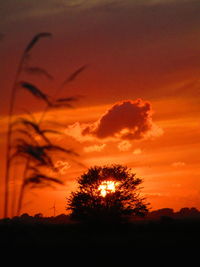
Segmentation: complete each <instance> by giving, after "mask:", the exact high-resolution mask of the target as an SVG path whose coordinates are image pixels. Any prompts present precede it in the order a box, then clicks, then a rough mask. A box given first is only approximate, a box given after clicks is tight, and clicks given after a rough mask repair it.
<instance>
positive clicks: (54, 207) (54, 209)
mask: <svg viewBox="0 0 200 267" xmlns="http://www.w3.org/2000/svg"><path fill="white" fill-rule="evenodd" d="M51 209H53V216H54V217H55V216H56V202H54V205H53V207H52V208H51Z"/></svg>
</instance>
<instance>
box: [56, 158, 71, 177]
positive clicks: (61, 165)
mask: <svg viewBox="0 0 200 267" xmlns="http://www.w3.org/2000/svg"><path fill="white" fill-rule="evenodd" d="M55 167H56V168H57V169H58V171H59V173H60V174H62V175H63V174H65V173H66V171H67V169H69V168H70V167H71V166H70V164H69V163H68V162H67V161H62V160H58V161H57V162H56V164H55Z"/></svg>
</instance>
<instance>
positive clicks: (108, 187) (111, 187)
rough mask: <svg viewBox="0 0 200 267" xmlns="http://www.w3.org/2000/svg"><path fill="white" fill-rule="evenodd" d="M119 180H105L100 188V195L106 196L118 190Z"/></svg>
mask: <svg viewBox="0 0 200 267" xmlns="http://www.w3.org/2000/svg"><path fill="white" fill-rule="evenodd" d="M116 185H117V182H114V181H103V182H102V183H101V184H100V185H99V187H98V190H99V191H100V195H101V196H102V197H105V196H106V195H107V194H108V193H114V192H115V191H116Z"/></svg>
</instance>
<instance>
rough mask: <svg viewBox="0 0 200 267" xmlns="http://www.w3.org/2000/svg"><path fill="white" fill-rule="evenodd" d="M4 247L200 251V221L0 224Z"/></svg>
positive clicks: (1, 242) (165, 220)
mask: <svg viewBox="0 0 200 267" xmlns="http://www.w3.org/2000/svg"><path fill="white" fill-rule="evenodd" d="M0 236H1V238H0V244H1V247H4V248H6V247H7V248H10V249H11V248H20V247H21V248H30V249H31V248H41V249H42V248H45V249H47V248H55V249H58V248H60V249H61V248H62V249H63V248H66V249H67V248H74V249H86V248H104V249H105V248H106V249H109V248H116V249H120V248H121V249H123V248H128V249H133V250H138V251H140V250H146V251H154V250H155V251H156V250H158V249H164V250H166V249H168V250H173V249H176V250H177V249H179V250H183V251H187V250H191V249H199V248H200V220H199V219H182V220H180V219H171V218H162V219H160V220H156V221H146V220H145V221H137V222H131V223H130V222H129V223H121V224H97V223H95V224H92V223H82V224H80V223H70V222H66V223H55V222H54V223H53V222H42V221H40V220H35V221H34V222H25V221H20V220H19V221H16V220H15V221H13V220H8V221H6V222H5V221H1V224H0Z"/></svg>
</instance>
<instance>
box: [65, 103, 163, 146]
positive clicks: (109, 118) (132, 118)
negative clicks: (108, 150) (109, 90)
mask: <svg viewBox="0 0 200 267" xmlns="http://www.w3.org/2000/svg"><path fill="white" fill-rule="evenodd" d="M152 114H153V112H152V108H151V105H150V103H149V102H145V101H143V100H141V99H137V100H135V101H132V100H124V101H122V102H118V103H116V104H114V105H113V106H112V107H111V108H110V109H108V110H107V111H106V113H105V114H103V115H102V116H101V117H100V119H99V120H98V121H96V122H93V123H90V124H80V123H78V122H77V123H75V124H73V125H70V126H68V128H67V129H66V130H65V133H66V134H68V135H70V136H73V137H74V138H75V139H77V140H78V141H80V142H84V141H92V139H93V140H106V139H107V140H114V141H117V140H118V141H120V140H127V141H132V140H141V139H146V138H152V137H156V136H160V135H161V134H162V133H163V132H162V129H161V128H159V127H158V126H157V125H155V124H154V123H153V121H152Z"/></svg>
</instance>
